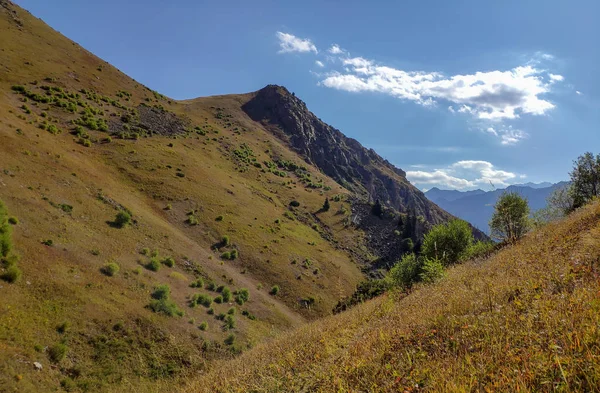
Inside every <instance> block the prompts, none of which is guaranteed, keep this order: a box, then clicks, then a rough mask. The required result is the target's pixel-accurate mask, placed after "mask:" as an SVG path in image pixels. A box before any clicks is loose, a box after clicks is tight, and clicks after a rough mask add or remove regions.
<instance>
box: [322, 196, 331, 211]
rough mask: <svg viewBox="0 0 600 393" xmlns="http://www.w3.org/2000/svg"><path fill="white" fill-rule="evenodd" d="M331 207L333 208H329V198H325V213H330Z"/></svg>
mask: <svg viewBox="0 0 600 393" xmlns="http://www.w3.org/2000/svg"><path fill="white" fill-rule="evenodd" d="M330 207H331V206H329V198H325V203H324V204H323V211H324V212H326V211H329V208H330Z"/></svg>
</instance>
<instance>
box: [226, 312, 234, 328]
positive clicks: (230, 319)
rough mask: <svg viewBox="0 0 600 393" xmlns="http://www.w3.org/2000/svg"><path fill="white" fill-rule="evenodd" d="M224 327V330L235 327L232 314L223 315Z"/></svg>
mask: <svg viewBox="0 0 600 393" xmlns="http://www.w3.org/2000/svg"><path fill="white" fill-rule="evenodd" d="M224 328H225V329H226V330H231V329H233V328H235V317H234V316H233V315H231V314H228V315H227V316H226V317H225V326H224Z"/></svg>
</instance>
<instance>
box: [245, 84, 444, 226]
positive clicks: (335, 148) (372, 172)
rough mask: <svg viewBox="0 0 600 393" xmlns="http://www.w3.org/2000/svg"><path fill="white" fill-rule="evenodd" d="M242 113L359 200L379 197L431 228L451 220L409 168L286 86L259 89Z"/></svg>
mask: <svg viewBox="0 0 600 393" xmlns="http://www.w3.org/2000/svg"><path fill="white" fill-rule="evenodd" d="M242 109H243V110H244V111H245V112H246V113H247V114H248V115H249V116H250V117H251V118H252V119H253V120H255V121H260V122H262V123H263V124H265V125H266V126H267V127H268V128H270V129H271V130H272V131H273V132H274V133H275V134H276V135H278V136H279V137H280V138H281V139H283V140H285V141H286V142H287V143H288V144H289V145H290V147H291V148H292V149H294V150H295V151H296V152H298V153H299V154H300V155H301V156H302V157H304V159H305V160H306V161H307V162H308V163H310V164H313V165H315V166H316V167H318V168H320V169H321V170H322V171H323V173H325V174H326V175H328V176H330V177H331V178H333V179H335V180H336V181H337V182H338V183H340V184H341V185H342V186H344V187H346V188H347V189H349V190H351V191H353V192H354V193H355V194H356V195H357V196H358V197H361V198H363V199H367V200H369V201H375V200H377V199H378V200H380V201H381V202H382V203H383V204H384V205H387V206H389V207H392V208H393V209H395V210H397V211H399V212H402V213H408V212H414V213H415V214H418V215H421V216H423V217H424V218H425V219H426V220H427V221H428V222H429V223H431V224H437V223H440V222H443V221H446V220H448V219H449V218H451V216H450V214H448V213H446V212H445V211H444V210H442V209H440V208H439V207H438V206H437V205H435V204H433V203H431V202H430V201H429V200H428V199H427V198H426V197H425V195H424V194H423V193H422V192H421V191H420V190H418V189H417V188H416V187H414V186H413V185H411V184H410V183H409V182H408V180H406V173H405V172H404V171H403V170H401V169H399V168H396V167H395V166H393V165H392V164H390V163H389V162H388V161H387V160H385V159H384V158H382V157H381V156H379V155H378V154H377V153H375V151H374V150H372V149H367V148H365V147H364V146H362V145H361V144H360V143H359V142H358V141H356V140H354V139H352V138H348V137H346V136H345V135H344V134H342V133H341V132H340V131H339V130H337V129H335V128H333V127H332V126H330V125H328V124H326V123H324V122H322V121H321V120H320V119H319V118H317V117H316V116H315V115H314V114H313V113H312V112H310V111H309V110H308V108H307V107H306V104H305V103H304V102H302V100H300V99H299V98H297V97H296V96H295V95H294V94H292V93H290V92H289V91H288V90H287V89H286V88H285V87H281V86H276V85H269V86H267V87H265V88H263V89H261V90H259V91H258V92H256V93H254V96H253V97H252V98H251V99H250V100H249V101H248V102H247V103H246V104H245V105H244V106H243V107H242Z"/></svg>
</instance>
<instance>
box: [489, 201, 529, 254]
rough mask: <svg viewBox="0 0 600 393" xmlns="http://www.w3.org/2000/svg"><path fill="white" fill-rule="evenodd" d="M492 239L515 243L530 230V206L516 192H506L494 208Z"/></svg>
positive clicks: (491, 223) (491, 222) (491, 224)
mask: <svg viewBox="0 0 600 393" xmlns="http://www.w3.org/2000/svg"><path fill="white" fill-rule="evenodd" d="M490 228H491V230H492V237H493V238H495V239H497V240H501V241H507V242H511V243H514V242H515V241H517V240H519V239H520V238H521V237H522V236H523V235H525V233H527V230H528V229H529V204H528V203H527V200H526V199H525V198H523V197H522V196H521V195H519V194H517V193H516V192H505V193H504V194H502V195H501V196H500V198H498V201H497V202H496V205H495V206H494V215H493V216H492V219H491V221H490Z"/></svg>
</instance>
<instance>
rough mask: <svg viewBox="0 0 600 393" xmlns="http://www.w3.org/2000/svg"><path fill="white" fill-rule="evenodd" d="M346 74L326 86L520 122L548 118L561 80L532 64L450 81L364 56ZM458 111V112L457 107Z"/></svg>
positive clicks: (324, 83)
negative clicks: (555, 87)
mask: <svg viewBox="0 0 600 393" xmlns="http://www.w3.org/2000/svg"><path fill="white" fill-rule="evenodd" d="M342 61H343V65H344V66H345V68H344V73H340V72H336V73H333V74H330V75H329V76H327V77H326V78H325V79H323V80H322V81H321V82H320V84H321V85H322V86H325V87H329V88H333V89H338V90H345V91H349V92H365V91H369V92H378V93H384V94H388V95H390V96H393V97H397V98H400V99H404V100H410V101H414V102H416V103H418V104H421V105H431V104H432V103H435V102H436V101H446V102H449V103H451V104H454V105H456V106H457V107H458V109H457V111H458V112H460V113H469V114H472V115H473V116H475V117H476V118H479V119H486V120H503V119H516V118H518V117H520V116H521V115H522V114H531V115H543V114H545V113H547V112H548V111H549V110H551V109H553V108H554V107H555V106H554V104H553V103H551V102H550V101H548V100H546V99H545V98H544V97H543V95H544V94H546V93H548V92H549V91H550V85H551V84H552V83H554V82H557V81H561V80H562V79H563V77H562V76H561V75H556V74H550V75H548V74H547V73H546V72H545V71H544V70H542V69H538V68H535V67H533V66H531V65H526V66H519V67H515V68H513V69H510V70H506V71H487V72H476V73H473V74H466V75H453V76H446V75H443V74H442V73H439V72H424V71H405V70H400V69H396V68H392V67H387V66H384V65H379V64H377V63H375V62H374V61H372V60H368V59H365V58H362V57H354V58H346V59H342ZM453 110H454V108H453Z"/></svg>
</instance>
